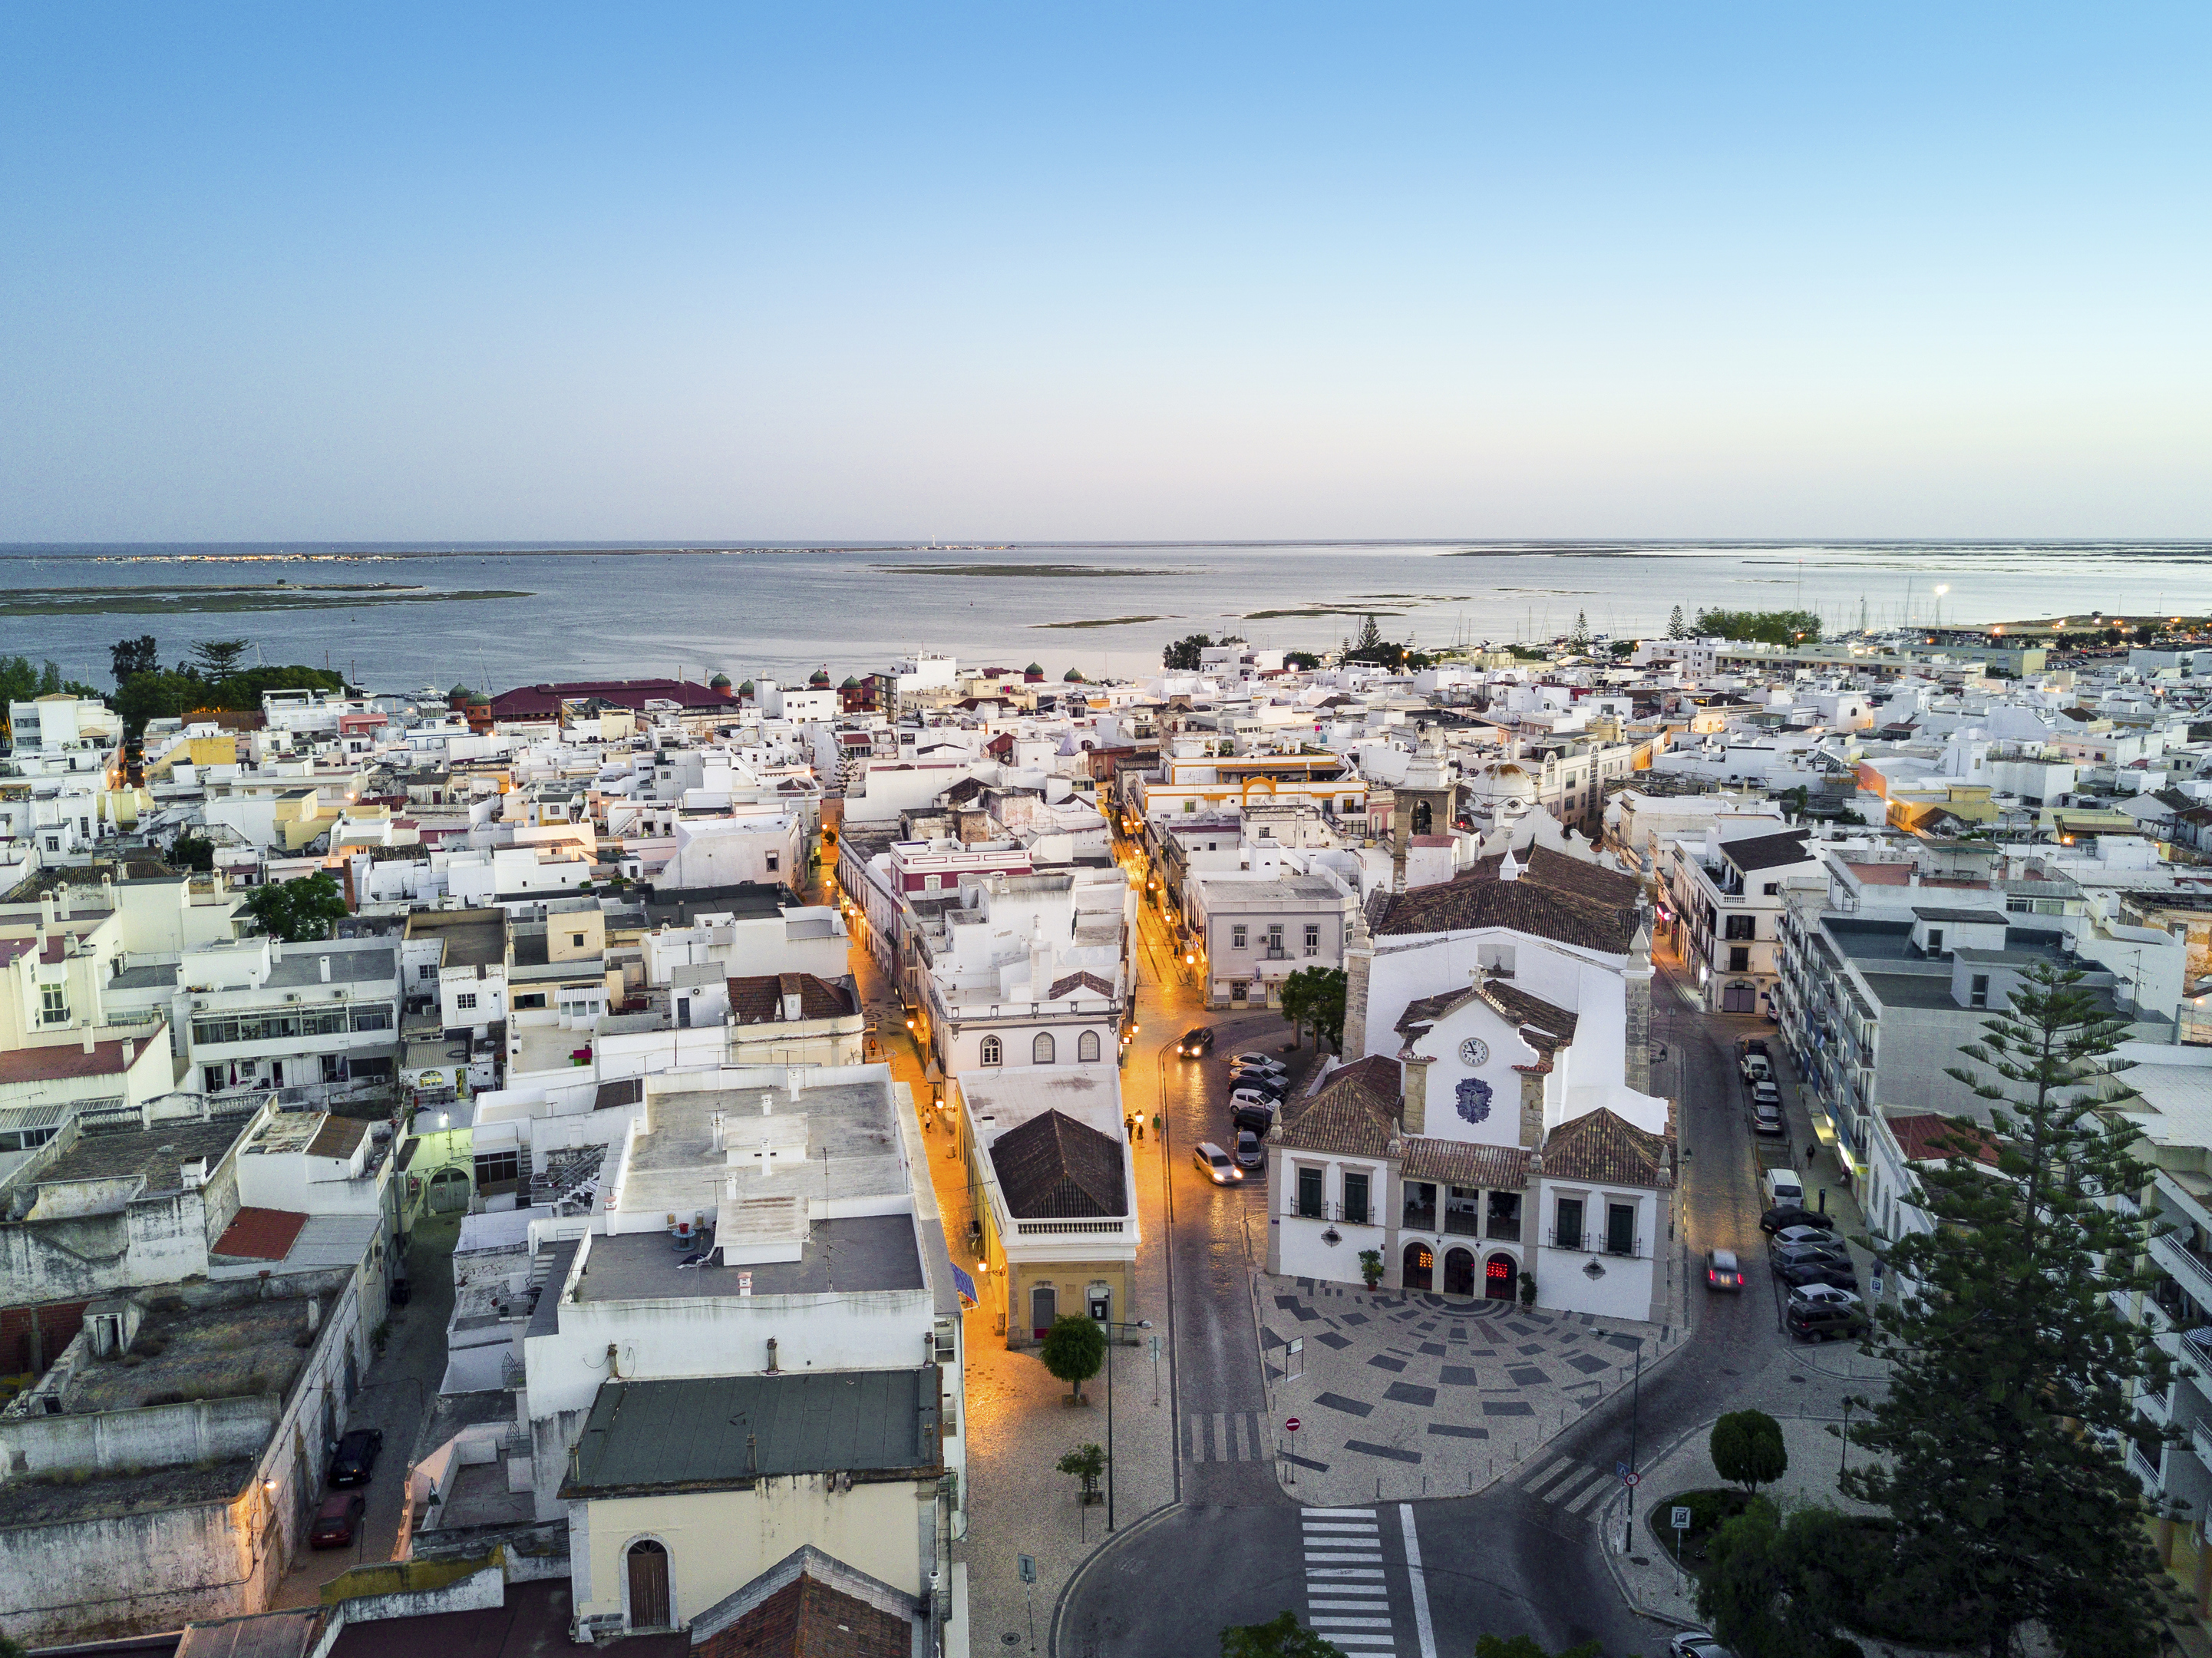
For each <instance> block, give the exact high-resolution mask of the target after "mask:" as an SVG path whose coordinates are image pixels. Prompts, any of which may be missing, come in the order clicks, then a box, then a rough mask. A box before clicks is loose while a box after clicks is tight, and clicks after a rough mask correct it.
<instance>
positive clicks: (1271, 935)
mask: <svg viewBox="0 0 2212 1658" xmlns="http://www.w3.org/2000/svg"><path fill="white" fill-rule="evenodd" d="M1267 953H1268V954H1269V955H1270V956H1279V955H1281V954H1282V953H1283V924H1282V923H1281V922H1280V921H1278V922H1276V923H1275V925H1274V926H1271V927H1269V928H1268V929H1267Z"/></svg>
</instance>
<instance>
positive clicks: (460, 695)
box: [446, 685, 476, 702]
mask: <svg viewBox="0 0 2212 1658" xmlns="http://www.w3.org/2000/svg"><path fill="white" fill-rule="evenodd" d="M473 695H476V693H475V692H473V691H471V689H469V688H468V687H467V686H466V685H456V686H454V687H453V689H451V690H449V691H447V693H446V701H448V702H453V701H460V702H465V701H468V700H469V698H470V697H471V696H473Z"/></svg>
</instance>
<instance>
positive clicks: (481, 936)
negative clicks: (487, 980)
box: [407, 909, 507, 967]
mask: <svg viewBox="0 0 2212 1658" xmlns="http://www.w3.org/2000/svg"><path fill="white" fill-rule="evenodd" d="M407 936H408V938H410V939H423V938H442V939H444V940H445V941H446V961H445V965H447V967H489V966H490V965H491V964H492V963H495V962H504V961H505V960H506V959H507V912H506V911H505V910H503V909H459V910H453V911H451V912H448V913H447V914H436V913H435V912H428V911H417V912H416V914H413V915H410V916H409V917H408V918H407Z"/></svg>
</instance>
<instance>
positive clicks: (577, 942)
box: [568, 932, 584, 950]
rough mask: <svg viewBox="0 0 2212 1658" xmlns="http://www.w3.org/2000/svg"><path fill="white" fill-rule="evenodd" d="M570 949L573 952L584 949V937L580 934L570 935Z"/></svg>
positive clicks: (573, 933)
mask: <svg viewBox="0 0 2212 1658" xmlns="http://www.w3.org/2000/svg"><path fill="white" fill-rule="evenodd" d="M568 947H569V948H570V949H571V950H581V949H582V948H583V947H584V935H583V934H582V933H580V932H572V933H570V934H569V935H568Z"/></svg>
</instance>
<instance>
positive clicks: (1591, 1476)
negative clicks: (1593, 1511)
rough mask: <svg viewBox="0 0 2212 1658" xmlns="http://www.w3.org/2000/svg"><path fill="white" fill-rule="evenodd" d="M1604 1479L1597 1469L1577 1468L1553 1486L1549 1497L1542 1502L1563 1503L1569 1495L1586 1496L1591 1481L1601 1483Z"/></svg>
mask: <svg viewBox="0 0 2212 1658" xmlns="http://www.w3.org/2000/svg"><path fill="white" fill-rule="evenodd" d="M1604 1479H1605V1475H1604V1474H1603V1473H1601V1472H1600V1471H1599V1470H1598V1469H1595V1468H1577V1469H1576V1470H1575V1472H1574V1473H1572V1474H1571V1475H1570V1476H1569V1477H1568V1478H1567V1479H1562V1480H1561V1481H1560V1482H1559V1484H1558V1485H1555V1486H1553V1488H1552V1494H1551V1495H1550V1496H1549V1497H1546V1498H1545V1499H1544V1500H1545V1501H1546V1502H1547V1503H1564V1502H1565V1501H1566V1500H1567V1497H1568V1495H1569V1493H1571V1492H1583V1493H1585V1494H1587V1491H1588V1489H1589V1485H1590V1484H1591V1483H1592V1482H1593V1481H1596V1482H1599V1483H1602V1482H1603V1481H1604Z"/></svg>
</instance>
